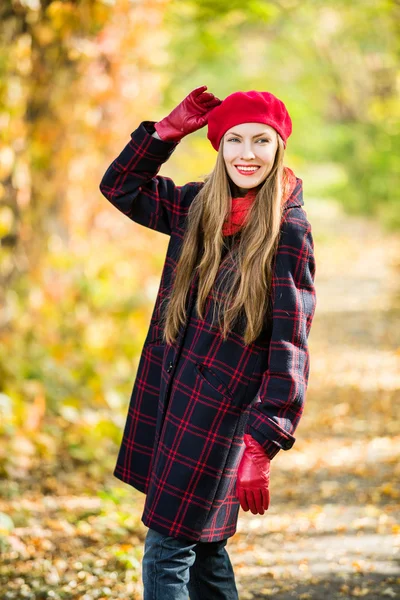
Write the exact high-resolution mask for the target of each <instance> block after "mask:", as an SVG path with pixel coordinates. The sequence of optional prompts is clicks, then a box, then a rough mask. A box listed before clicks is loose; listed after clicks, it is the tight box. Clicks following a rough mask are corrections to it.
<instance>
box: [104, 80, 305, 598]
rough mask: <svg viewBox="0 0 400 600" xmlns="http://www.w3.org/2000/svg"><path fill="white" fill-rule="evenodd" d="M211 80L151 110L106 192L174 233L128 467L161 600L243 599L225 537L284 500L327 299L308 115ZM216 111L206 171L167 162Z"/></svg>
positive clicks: (113, 169)
mask: <svg viewBox="0 0 400 600" xmlns="http://www.w3.org/2000/svg"><path fill="white" fill-rule="evenodd" d="M206 89H207V87H206V86H201V87H199V88H196V89H195V90H193V91H192V92H191V93H190V94H189V95H188V96H187V97H186V98H185V99H184V100H183V101H182V102H181V103H180V104H179V105H178V106H177V107H176V108H175V109H174V110H173V111H172V112H171V114H169V115H168V116H167V117H166V118H164V119H162V120H161V121H159V122H157V123H155V122H154V121H143V122H142V123H141V124H140V125H139V127H138V128H137V129H136V130H135V131H134V132H133V133H132V134H131V140H130V141H129V143H128V144H127V145H126V147H125V148H124V149H123V151H122V152H121V154H120V155H119V156H118V157H117V158H116V159H115V160H114V161H113V163H112V164H111V165H110V167H109V168H108V169H107V171H106V173H105V175H104V177H103V179H102V182H101V184H100V190H101V192H102V193H103V194H104V196H105V197H106V198H107V199H108V200H109V201H110V202H111V203H112V204H113V205H114V206H116V207H117V208H118V209H119V210H120V211H122V212H123V213H124V214H125V215H127V216H128V217H129V218H130V219H132V220H133V221H136V222H137V223H139V224H141V225H144V226H145V227H149V228H151V229H154V230H156V231H159V232H161V233H165V234H167V235H168V236H170V241H169V245H168V250H167V255H166V258H165V264H164V268H163V271H162V276H161V282H160V287H159V290H158V295H157V299H156V303H155V306H154V310H153V314H152V317H151V321H150V327H149V331H148V334H147V337H146V340H145V342H144V346H143V351H142V355H141V359H140V363H139V367H138V371H137V374H136V380H135V384H134V387H133V392H132V397H131V400H130V405H129V410H128V416H127V421H126V426H125V430H124V434H123V438H122V443H121V447H120V451H119V456H118V460H117V464H116V467H115V470H114V475H115V476H116V477H117V478H119V479H121V480H122V481H124V482H126V483H128V484H130V485H131V486H133V487H134V488H136V489H138V490H140V491H141V492H143V493H144V494H146V499H145V505H144V511H143V515H142V521H143V523H144V524H145V525H146V526H147V527H148V528H149V529H148V531H147V535H146V540H145V547H144V557H143V585H144V599H145V600H184V599H185V600H187V598H188V593H189V594H190V599H191V600H205V599H207V600H208V599H209V600H218V599H221V600H222V599H224V600H228V599H229V600H233V599H235V600H236V599H237V598H238V595H237V589H236V585H235V578H234V573H233V569H232V565H231V562H230V560H229V556H228V554H227V552H226V549H225V545H226V543H227V539H228V538H229V537H231V536H232V535H234V533H235V531H236V524H237V517H238V512H239V506H241V507H242V508H243V510H245V511H248V510H251V512H252V513H253V514H264V511H266V510H267V509H268V507H269V476H270V461H271V460H272V458H273V457H274V456H275V455H276V454H277V453H278V452H279V450H280V449H283V450H288V449H289V448H291V447H292V445H293V443H294V441H295V438H294V436H293V433H294V431H295V429H296V427H297V425H298V422H299V420H300V417H301V415H302V412H303V407H304V401H305V395H306V389H307V384H308V375H309V368H310V360H309V351H308V342H307V339H308V335H309V332H310V328H311V323H312V319H313V316H314V311H315V306H316V296H315V288H314V277H315V259H314V244H313V238H312V234H311V226H310V223H309V222H308V220H307V216H306V213H305V211H304V209H303V204H304V203H303V195H302V181H301V179H298V178H297V177H296V176H295V175H294V173H293V172H292V171H291V170H290V169H288V168H287V167H285V166H284V164H283V162H284V151H285V147H286V141H287V138H288V137H289V135H290V134H291V131H292V123H291V119H290V116H289V114H288V112H287V110H286V107H285V105H284V104H283V102H282V101H281V100H279V99H278V98H276V97H275V96H274V95H273V94H271V93H268V92H256V91H250V92H236V93H234V94H231V95H230V96H228V97H227V98H225V100H224V101H222V102H221V100H219V99H218V98H216V97H215V96H214V95H213V94H211V93H209V92H206ZM207 123H208V139H209V140H210V142H211V144H212V146H213V148H214V149H215V150H216V151H217V152H218V154H217V160H216V164H215V167H214V169H213V171H212V172H211V173H210V174H209V175H208V176H207V177H206V178H205V181H202V182H189V183H187V184H186V185H183V186H176V185H175V184H174V182H173V181H172V180H171V179H170V178H168V177H161V176H159V175H157V173H158V171H159V169H160V167H161V165H162V164H163V163H164V162H165V161H166V160H167V159H168V158H169V156H170V155H171V153H172V152H173V151H174V150H175V148H176V146H177V145H178V144H179V142H180V140H181V139H182V138H183V137H184V136H185V135H188V134H190V133H192V132H193V131H196V130H197V129H199V128H201V127H203V126H204V125H206V124H207Z"/></svg>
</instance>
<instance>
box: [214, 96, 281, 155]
mask: <svg viewBox="0 0 400 600" xmlns="http://www.w3.org/2000/svg"><path fill="white" fill-rule="evenodd" d="M240 123H265V124H266V125H270V126H271V127H273V128H274V129H275V130H276V131H277V132H278V133H279V135H280V136H281V138H282V139H283V142H284V146H285V148H286V140H287V138H288V137H289V136H290V134H291V133H292V120H291V118H290V116H289V113H288V111H287V110H286V106H285V105H284V104H283V102H282V101H281V100H279V99H278V98H277V97H276V96H274V95H273V94H271V93H270V92H256V91H254V90H252V91H251V92H234V93H233V94H230V96H227V97H226V98H225V100H223V101H222V102H221V104H219V105H218V106H216V107H215V108H213V109H212V110H211V111H210V113H209V115H208V134H207V137H208V139H209V140H210V142H211V144H212V146H213V148H214V149H215V150H217V151H218V149H219V144H220V141H221V138H222V136H223V135H224V133H226V132H227V131H228V129H229V128H230V127H233V126H234V125H239V124H240Z"/></svg>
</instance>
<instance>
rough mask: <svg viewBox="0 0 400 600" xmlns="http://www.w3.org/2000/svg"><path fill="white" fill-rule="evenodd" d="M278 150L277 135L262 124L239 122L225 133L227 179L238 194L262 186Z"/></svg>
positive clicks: (271, 128)
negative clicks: (235, 187)
mask: <svg viewBox="0 0 400 600" xmlns="http://www.w3.org/2000/svg"><path fill="white" fill-rule="evenodd" d="M277 147H278V138H277V133H276V131H275V129H274V128H273V127H270V126H269V125H265V124H264V123H241V124H240V125H234V126H233V127H231V128H230V129H228V131H227V132H226V133H225V134H224V147H223V157H224V161H225V166H226V170H227V172H228V175H229V177H230V178H231V180H232V181H233V183H234V184H236V185H237V186H238V187H239V188H240V191H241V192H244V193H245V192H246V191H247V190H249V189H250V188H253V187H256V186H258V185H259V184H260V183H262V182H263V181H264V180H265V178H266V177H267V175H268V173H270V171H271V169H272V167H273V164H274V160H275V154H276V150H277Z"/></svg>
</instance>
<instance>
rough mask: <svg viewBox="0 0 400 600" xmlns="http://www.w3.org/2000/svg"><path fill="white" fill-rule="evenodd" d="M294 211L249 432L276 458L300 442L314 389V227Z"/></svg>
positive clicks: (285, 233) (281, 254)
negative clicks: (299, 433) (309, 394)
mask: <svg viewBox="0 0 400 600" xmlns="http://www.w3.org/2000/svg"><path fill="white" fill-rule="evenodd" d="M299 210H300V211H301V213H299ZM290 213H292V214H291V215H288V218H287V219H286V221H284V223H283V225H282V226H281V237H280V241H279V245H278V250H277V253H276V257H275V265H274V272H273V279H272V306H273V311H272V334H271V335H272V337H271V342H270V347H269V360H268V369H267V370H266V371H265V372H264V374H263V378H262V382H261V386H260V389H259V392H258V394H257V397H256V402H255V404H253V405H252V407H251V409H250V412H249V418H248V420H247V423H246V428H245V433H249V434H250V435H251V436H252V437H254V439H255V440H257V441H258V442H259V443H260V444H261V445H262V446H263V448H264V450H265V451H266V454H267V455H268V456H269V458H270V459H272V458H273V457H274V456H275V455H276V454H277V453H278V452H279V450H280V449H283V450H289V449H290V448H291V447H292V446H293V444H294V442H295V438H294V437H293V433H294V431H295V430H296V427H297V425H298V423H299V421H300V418H301V415H302V413H303V409H304V402H305V397H306V390H307V385H308V376H309V370H310V357H309V350H308V335H309V333H310V329H311V324H312V320H313V316H314V312H315V307H316V294H315V287H314V278H315V258H314V242H313V238H312V233H311V225H310V224H309V223H308V221H307V219H306V217H305V216H303V215H305V212H304V211H303V210H302V209H292V210H291V211H290Z"/></svg>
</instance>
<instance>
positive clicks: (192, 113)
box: [154, 85, 222, 142]
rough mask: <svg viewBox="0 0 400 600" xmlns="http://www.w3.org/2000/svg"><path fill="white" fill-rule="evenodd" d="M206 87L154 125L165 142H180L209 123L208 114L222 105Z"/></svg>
mask: <svg viewBox="0 0 400 600" xmlns="http://www.w3.org/2000/svg"><path fill="white" fill-rule="evenodd" d="M206 89H207V86H206V85H202V86H200V87H198V88H196V89H194V90H193V91H192V92H190V94H189V95H188V96H186V98H185V99H184V100H182V102H181V103H180V104H178V106H177V107H176V108H174V110H173V111H172V112H171V113H170V114H169V115H168V116H167V117H165V118H164V119H162V120H161V121H159V122H158V123H156V124H155V125H154V127H155V129H156V131H157V133H158V135H159V136H160V138H161V139H162V140H164V141H165V142H179V141H180V140H181V139H182V138H183V137H184V136H185V135H188V134H189V133H193V131H197V129H201V128H202V127H204V125H205V124H206V123H207V121H208V113H209V112H210V111H211V110H212V109H213V108H215V107H216V106H218V104H221V102H222V100H219V99H218V98H216V97H215V96H214V94H211V93H209V92H205V90H206Z"/></svg>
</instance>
